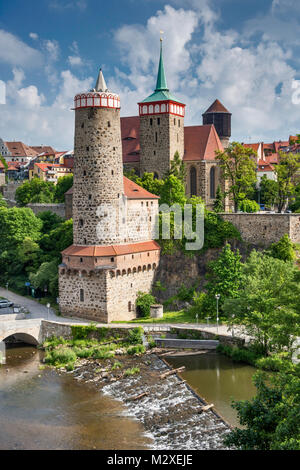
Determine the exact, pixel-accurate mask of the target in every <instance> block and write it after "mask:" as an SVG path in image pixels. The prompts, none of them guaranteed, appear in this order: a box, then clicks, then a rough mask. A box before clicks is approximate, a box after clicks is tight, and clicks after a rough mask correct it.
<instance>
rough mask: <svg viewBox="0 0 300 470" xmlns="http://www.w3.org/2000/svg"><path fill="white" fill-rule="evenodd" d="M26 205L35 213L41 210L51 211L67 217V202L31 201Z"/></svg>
mask: <svg viewBox="0 0 300 470" xmlns="http://www.w3.org/2000/svg"><path fill="white" fill-rule="evenodd" d="M26 207H29V209H31V210H32V211H33V212H34V213H35V214H40V213H41V212H45V211H51V212H53V213H54V214H56V215H59V216H60V217H62V218H63V219H64V218H65V204H64V203H62V204H39V203H34V204H33V203H30V204H27V206H26Z"/></svg>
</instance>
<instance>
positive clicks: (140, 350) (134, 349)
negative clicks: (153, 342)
mask: <svg viewBox="0 0 300 470" xmlns="http://www.w3.org/2000/svg"><path fill="white" fill-rule="evenodd" d="M145 351H146V348H145V346H143V345H142V344H137V345H135V346H130V347H129V348H128V349H127V354H129V355H130V356H133V355H134V354H144V352H145Z"/></svg>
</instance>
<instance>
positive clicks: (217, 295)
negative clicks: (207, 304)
mask: <svg viewBox="0 0 300 470" xmlns="http://www.w3.org/2000/svg"><path fill="white" fill-rule="evenodd" d="M215 297H216V300H217V333H219V299H220V294H216V295H215Z"/></svg>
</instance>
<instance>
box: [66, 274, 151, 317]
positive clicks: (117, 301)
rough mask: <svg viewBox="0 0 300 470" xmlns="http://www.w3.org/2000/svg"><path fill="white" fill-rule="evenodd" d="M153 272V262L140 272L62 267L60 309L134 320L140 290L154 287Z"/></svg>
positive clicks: (73, 313) (84, 314)
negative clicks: (93, 270) (95, 271)
mask: <svg viewBox="0 0 300 470" xmlns="http://www.w3.org/2000/svg"><path fill="white" fill-rule="evenodd" d="M154 274H155V268H153V266H152V265H148V266H147V267H146V266H145V267H143V270H142V271H139V272H133V271H131V270H127V271H124V272H123V271H122V272H121V271H119V272H118V271H117V272H116V271H113V270H108V269H105V268H104V269H102V270H99V271H98V272H97V273H94V272H90V273H89V274H87V273H78V272H75V271H73V270H70V269H67V270H66V269H65V268H63V267H61V268H60V271H59V306H60V311H61V313H62V314H63V315H64V314H65V315H68V316H75V317H78V318H86V319H89V320H94V321H99V322H104V323H109V322H111V321H114V320H120V321H122V320H131V319H133V318H135V317H136V298H137V293H138V292H139V291H141V292H149V291H150V290H151V288H152V283H153V280H154ZM80 290H82V292H83V297H82V296H81V295H80Z"/></svg>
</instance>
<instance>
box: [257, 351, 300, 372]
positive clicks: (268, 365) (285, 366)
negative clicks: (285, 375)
mask: <svg viewBox="0 0 300 470" xmlns="http://www.w3.org/2000/svg"><path fill="white" fill-rule="evenodd" d="M256 367H258V368H259V369H263V370H270V371H273V372H281V371H282V372H286V371H291V370H292V369H293V366H292V363H291V362H290V361H288V360H287V358H285V359H284V358H283V357H282V356H280V355H279V354H274V355H272V356H269V357H261V358H260V359H257V361H256Z"/></svg>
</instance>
